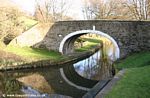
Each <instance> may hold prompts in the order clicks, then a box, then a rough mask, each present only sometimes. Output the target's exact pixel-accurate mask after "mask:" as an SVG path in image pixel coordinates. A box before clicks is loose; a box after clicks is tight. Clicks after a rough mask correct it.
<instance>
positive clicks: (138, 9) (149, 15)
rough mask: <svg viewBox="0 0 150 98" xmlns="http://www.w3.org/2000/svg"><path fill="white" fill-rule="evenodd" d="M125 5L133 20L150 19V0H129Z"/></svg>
mask: <svg viewBox="0 0 150 98" xmlns="http://www.w3.org/2000/svg"><path fill="white" fill-rule="evenodd" d="M125 5H126V6H127V7H128V9H129V10H130V13H131V15H132V16H133V19H136V20H147V19H150V0H128V1H127V2H126V3H125Z"/></svg>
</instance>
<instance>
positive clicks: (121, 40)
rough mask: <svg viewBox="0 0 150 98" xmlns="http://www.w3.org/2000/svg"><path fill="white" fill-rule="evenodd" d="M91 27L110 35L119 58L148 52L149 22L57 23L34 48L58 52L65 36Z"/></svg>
mask: <svg viewBox="0 0 150 98" xmlns="http://www.w3.org/2000/svg"><path fill="white" fill-rule="evenodd" d="M93 26H95V29H96V30H98V31H101V32H104V33H106V34H108V35H110V36H111V37H112V38H113V39H114V40H115V41H116V42H117V44H118V46H119V48H120V54H121V57H124V56H126V55H128V54H130V53H132V52H138V51H150V21H119V20H84V21H59V22H56V23H54V24H53V25H52V26H51V27H50V29H49V31H48V32H47V34H46V36H45V37H44V39H43V40H42V41H41V42H39V43H36V44H35V45H34V47H38V48H46V49H48V50H57V51H58V50H59V45H60V43H61V41H62V40H63V38H64V37H65V36H66V35H68V34H70V33H72V32H75V31H80V30H92V29H93ZM79 36H81V35H76V36H74V38H75V39H76V38H77V37H79ZM74 38H72V39H74ZM65 48H67V47H65Z"/></svg>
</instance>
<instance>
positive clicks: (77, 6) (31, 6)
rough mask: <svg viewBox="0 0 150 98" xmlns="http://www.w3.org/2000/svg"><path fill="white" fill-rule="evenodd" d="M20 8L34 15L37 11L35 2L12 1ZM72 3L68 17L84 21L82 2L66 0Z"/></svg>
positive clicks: (25, 0) (31, 0) (33, 0)
mask: <svg viewBox="0 0 150 98" xmlns="http://www.w3.org/2000/svg"><path fill="white" fill-rule="evenodd" d="M10 1H12V2H14V3H16V4H17V5H19V7H21V8H22V9H23V10H24V11H26V12H28V13H30V14H32V15H33V13H34V11H35V0H10ZM66 1H67V2H69V3H70V7H69V11H68V13H67V15H69V16H73V17H75V19H83V15H82V9H81V7H82V0H66Z"/></svg>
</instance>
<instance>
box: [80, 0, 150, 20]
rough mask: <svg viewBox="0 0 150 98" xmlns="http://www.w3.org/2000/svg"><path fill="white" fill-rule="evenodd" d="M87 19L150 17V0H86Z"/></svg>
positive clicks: (138, 18)
mask: <svg viewBox="0 0 150 98" xmlns="http://www.w3.org/2000/svg"><path fill="white" fill-rule="evenodd" d="M83 13H84V16H85V18H86V19H136V20H147V19H148V18H150V0H84V2H83Z"/></svg>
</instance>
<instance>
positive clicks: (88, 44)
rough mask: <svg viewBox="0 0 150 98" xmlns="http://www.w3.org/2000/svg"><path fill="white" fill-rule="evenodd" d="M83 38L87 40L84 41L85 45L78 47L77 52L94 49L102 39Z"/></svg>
mask: <svg viewBox="0 0 150 98" xmlns="http://www.w3.org/2000/svg"><path fill="white" fill-rule="evenodd" d="M82 40H84V41H85V42H83V44H84V45H83V47H80V48H76V49H75V51H77V52H83V51H87V50H89V49H92V48H93V47H94V46H97V45H98V44H99V43H100V42H101V40H98V39H92V38H82Z"/></svg>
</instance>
